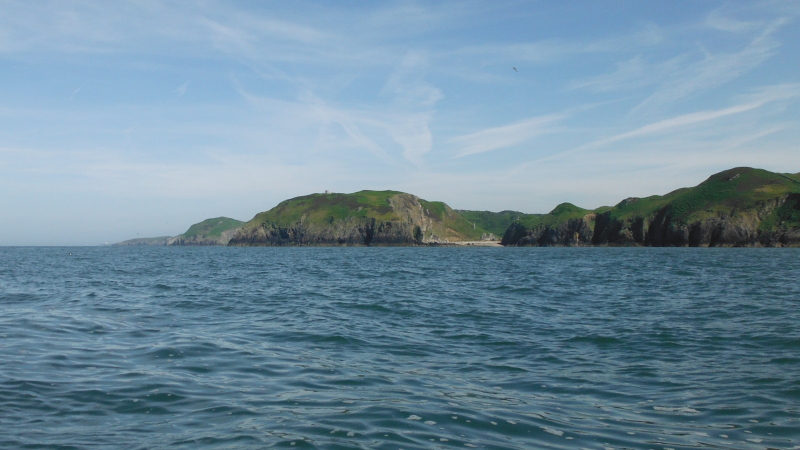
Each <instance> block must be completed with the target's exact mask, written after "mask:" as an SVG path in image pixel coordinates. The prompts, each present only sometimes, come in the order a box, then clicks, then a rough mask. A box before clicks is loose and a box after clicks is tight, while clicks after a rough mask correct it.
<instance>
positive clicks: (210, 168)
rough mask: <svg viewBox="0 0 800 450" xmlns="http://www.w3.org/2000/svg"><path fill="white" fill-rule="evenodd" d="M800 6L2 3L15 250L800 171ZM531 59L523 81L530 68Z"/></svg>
mask: <svg viewBox="0 0 800 450" xmlns="http://www.w3.org/2000/svg"><path fill="white" fill-rule="evenodd" d="M798 20H800V3H799V2H796V1H764V2H759V1H741V2H724V1H696V0H692V1H669V2H639V1H603V2H599V1H576V2H549V1H502V0H499V1H492V2H486V1H474V2H470V1H458V2H446V1H436V2H433V1H431V2H422V1H419V2H363V1H352V2H351V1H341V2H305V1H293V2H266V1H264V2H262V1H211V0H206V1H198V2H179V1H158V0H131V1H124V0H120V1H114V2H108V1H80V0H76V1H69V2H64V1H51V2H48V1H44V0H43V1H38V2H30V1H14V0H2V1H0V191H1V192H2V195H0V211H2V212H0V230H2V233H0V245H95V244H102V243H105V242H117V241H121V240H124V239H128V238H133V237H146V236H159V235H175V234H178V233H181V232H183V231H185V230H186V229H187V228H188V227H189V225H191V224H192V223H195V222H198V221H200V220H203V219H206V218H209V217H215V216H221V215H223V216H229V217H233V218H237V219H240V220H249V219H250V218H252V217H253V216H254V215H255V214H256V213H258V212H260V211H265V210H267V209H269V208H271V207H273V206H275V205H276V204H277V203H278V202H280V201H281V200H284V199H287V198H291V197H295V196H299V195H305V194H309V193H313V192H322V191H325V190H330V191H334V192H354V191H358V190H362V189H394V190H400V191H405V192H409V193H413V194H416V195H419V196H420V197H422V198H425V199H429V200H441V201H444V202H446V203H448V204H449V205H450V206H452V207H454V208H460V209H481V210H484V209H486V210H492V211H500V210H504V209H513V210H518V211H522V212H527V213H533V212H548V211H549V210H551V209H552V208H553V207H555V206H556V205H557V204H558V203H561V202H564V201H570V202H572V203H575V204H577V205H579V206H582V207H585V208H595V207H598V206H601V205H613V204H616V203H617V202H619V201H620V200H622V199H623V198H625V197H628V196H646V195H652V194H664V193H666V192H669V191H671V190H673V189H676V188H679V187H684V186H693V185H696V184H698V183H699V182H701V181H703V180H704V179H705V178H707V177H708V176H709V175H711V174H712V173H715V172H718V171H720V170H724V169H728V168H731V167H736V166H752V167H760V168H764V169H768V170H772V171H778V172H792V173H796V172H800V149H798V143H799V142H800V108H798V106H800V70H798V69H800V64H798V63H800V27H798ZM514 68H516V70H514Z"/></svg>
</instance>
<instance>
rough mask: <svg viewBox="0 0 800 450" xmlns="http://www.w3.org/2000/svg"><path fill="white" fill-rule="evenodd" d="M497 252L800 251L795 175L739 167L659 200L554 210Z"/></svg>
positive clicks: (526, 219) (799, 194) (799, 192)
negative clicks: (594, 248) (587, 248)
mask: <svg viewBox="0 0 800 450" xmlns="http://www.w3.org/2000/svg"><path fill="white" fill-rule="evenodd" d="M502 244H503V245H514V246H529V245H534V246H551V245H560V246H583V245H600V246H652V247H664V246H669V247H744V246H767V247H781V246H792V247H797V246H800V181H798V178H797V175H792V174H777V173H772V172H768V171H766V170H760V169H752V168H749V167H739V168H735V169H730V170H726V171H724V172H720V173H718V174H715V175H712V176H711V177H709V178H708V179H707V180H706V181H704V182H703V183H701V184H699V185H698V186H696V187H693V188H684V189H678V190H676V191H673V192H671V193H669V194H667V195H664V196H658V195H655V196H651V197H646V198H628V199H625V200H623V201H621V202H620V203H618V204H617V205H616V206H613V207H602V208H598V209H596V210H592V211H589V210H583V209H580V208H578V207H575V206H574V205H569V204H563V205H559V207H557V208H556V209H554V210H553V211H552V212H550V213H549V214H546V215H543V216H532V215H531V216H523V217H521V218H520V219H519V220H517V221H516V222H515V223H513V224H512V225H511V226H509V228H508V229H507V230H506V232H505V234H504V235H503V240H502Z"/></svg>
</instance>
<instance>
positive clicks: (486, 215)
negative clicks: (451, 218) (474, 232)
mask: <svg viewBox="0 0 800 450" xmlns="http://www.w3.org/2000/svg"><path fill="white" fill-rule="evenodd" d="M456 212H458V213H459V214H461V217H463V218H465V219H467V220H468V221H469V222H472V223H473V224H474V226H475V228H478V227H480V228H483V229H484V230H486V231H488V232H490V233H492V234H494V235H495V236H502V235H503V233H505V232H506V230H507V229H508V226H509V225H511V224H512V223H514V222H516V221H517V220H519V218H521V217H523V216H526V214H523V213H521V212H518V211H500V212H491V211H468V210H463V209H459V210H456ZM536 215H541V214H536Z"/></svg>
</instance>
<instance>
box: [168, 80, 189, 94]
mask: <svg viewBox="0 0 800 450" xmlns="http://www.w3.org/2000/svg"><path fill="white" fill-rule="evenodd" d="M189 83H190V82H189V81H187V82H186V83H183V84H182V85H180V86H178V88H177V89H175V90H174V91H172V92H174V93H175V94H178V97H183V94H185V93H186V89H188V88H189Z"/></svg>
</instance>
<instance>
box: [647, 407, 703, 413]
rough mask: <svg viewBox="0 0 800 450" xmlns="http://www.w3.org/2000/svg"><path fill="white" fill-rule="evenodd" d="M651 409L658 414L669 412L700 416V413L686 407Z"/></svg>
mask: <svg viewBox="0 0 800 450" xmlns="http://www.w3.org/2000/svg"><path fill="white" fill-rule="evenodd" d="M653 409H654V410H656V411H659V412H671V413H677V414H700V411H698V410H696V409H693V408H689V407H688V406H681V407H679V408H671V407H667V406H653Z"/></svg>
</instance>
